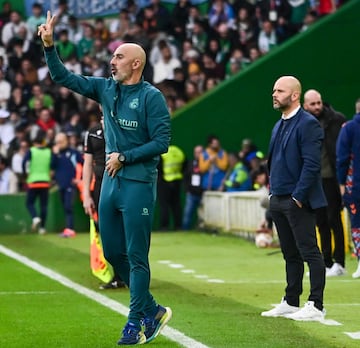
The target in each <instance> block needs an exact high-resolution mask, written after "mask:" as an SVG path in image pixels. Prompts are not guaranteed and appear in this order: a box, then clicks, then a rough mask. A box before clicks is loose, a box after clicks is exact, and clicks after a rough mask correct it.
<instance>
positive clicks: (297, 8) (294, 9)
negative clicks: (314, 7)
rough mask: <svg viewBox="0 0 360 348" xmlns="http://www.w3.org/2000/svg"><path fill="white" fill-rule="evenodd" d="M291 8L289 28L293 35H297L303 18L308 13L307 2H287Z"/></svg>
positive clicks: (302, 0)
mask: <svg viewBox="0 0 360 348" xmlns="http://www.w3.org/2000/svg"><path fill="white" fill-rule="evenodd" d="M288 2H289V5H290V6H291V16H290V26H291V28H292V32H293V33H297V32H298V31H299V30H300V28H301V27H302V25H303V23H304V18H305V16H306V14H307V13H308V11H309V7H310V5H309V1H307V0H288Z"/></svg>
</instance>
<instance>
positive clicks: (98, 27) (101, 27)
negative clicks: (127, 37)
mask: <svg viewBox="0 0 360 348" xmlns="http://www.w3.org/2000/svg"><path fill="white" fill-rule="evenodd" d="M94 38H95V40H100V41H101V42H103V43H104V46H106V45H107V44H108V42H109V41H110V30H109V28H108V27H107V25H106V23H105V20H104V18H103V17H97V18H95V25H94Z"/></svg>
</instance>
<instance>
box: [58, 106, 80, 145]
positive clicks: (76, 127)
mask: <svg viewBox="0 0 360 348" xmlns="http://www.w3.org/2000/svg"><path fill="white" fill-rule="evenodd" d="M62 131H63V132H65V133H66V134H68V135H69V133H71V134H74V135H75V137H76V138H77V139H81V137H82V135H83V133H84V126H83V125H82V122H81V116H80V114H79V113H78V112H74V113H73V114H72V115H71V117H70V120H69V121H68V122H66V123H65V124H64V125H63V127H62Z"/></svg>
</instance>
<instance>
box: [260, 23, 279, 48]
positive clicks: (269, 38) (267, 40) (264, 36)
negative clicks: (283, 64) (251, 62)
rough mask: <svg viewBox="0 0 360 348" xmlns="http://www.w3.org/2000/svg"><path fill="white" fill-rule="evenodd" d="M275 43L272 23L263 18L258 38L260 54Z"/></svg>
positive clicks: (275, 38)
mask: <svg viewBox="0 0 360 348" xmlns="http://www.w3.org/2000/svg"><path fill="white" fill-rule="evenodd" d="M276 45H277V37H276V32H275V30H274V26H273V24H272V23H271V22H270V21H268V20H265V21H264V22H263V27H262V30H260V34H259V38H258V46H259V49H260V52H261V54H266V53H268V52H269V51H270V50H271V49H272V48H274V47H275V46H276Z"/></svg>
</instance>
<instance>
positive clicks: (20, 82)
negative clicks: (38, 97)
mask: <svg viewBox="0 0 360 348" xmlns="http://www.w3.org/2000/svg"><path fill="white" fill-rule="evenodd" d="M12 87H13V88H16V87H18V88H20V89H21V93H22V97H23V98H24V100H25V101H26V102H28V101H29V99H30V98H31V97H32V91H31V89H32V86H31V85H30V84H29V83H28V82H27V81H26V80H25V76H24V74H23V73H22V72H21V71H17V72H16V73H15V75H14V79H13V81H12Z"/></svg>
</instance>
